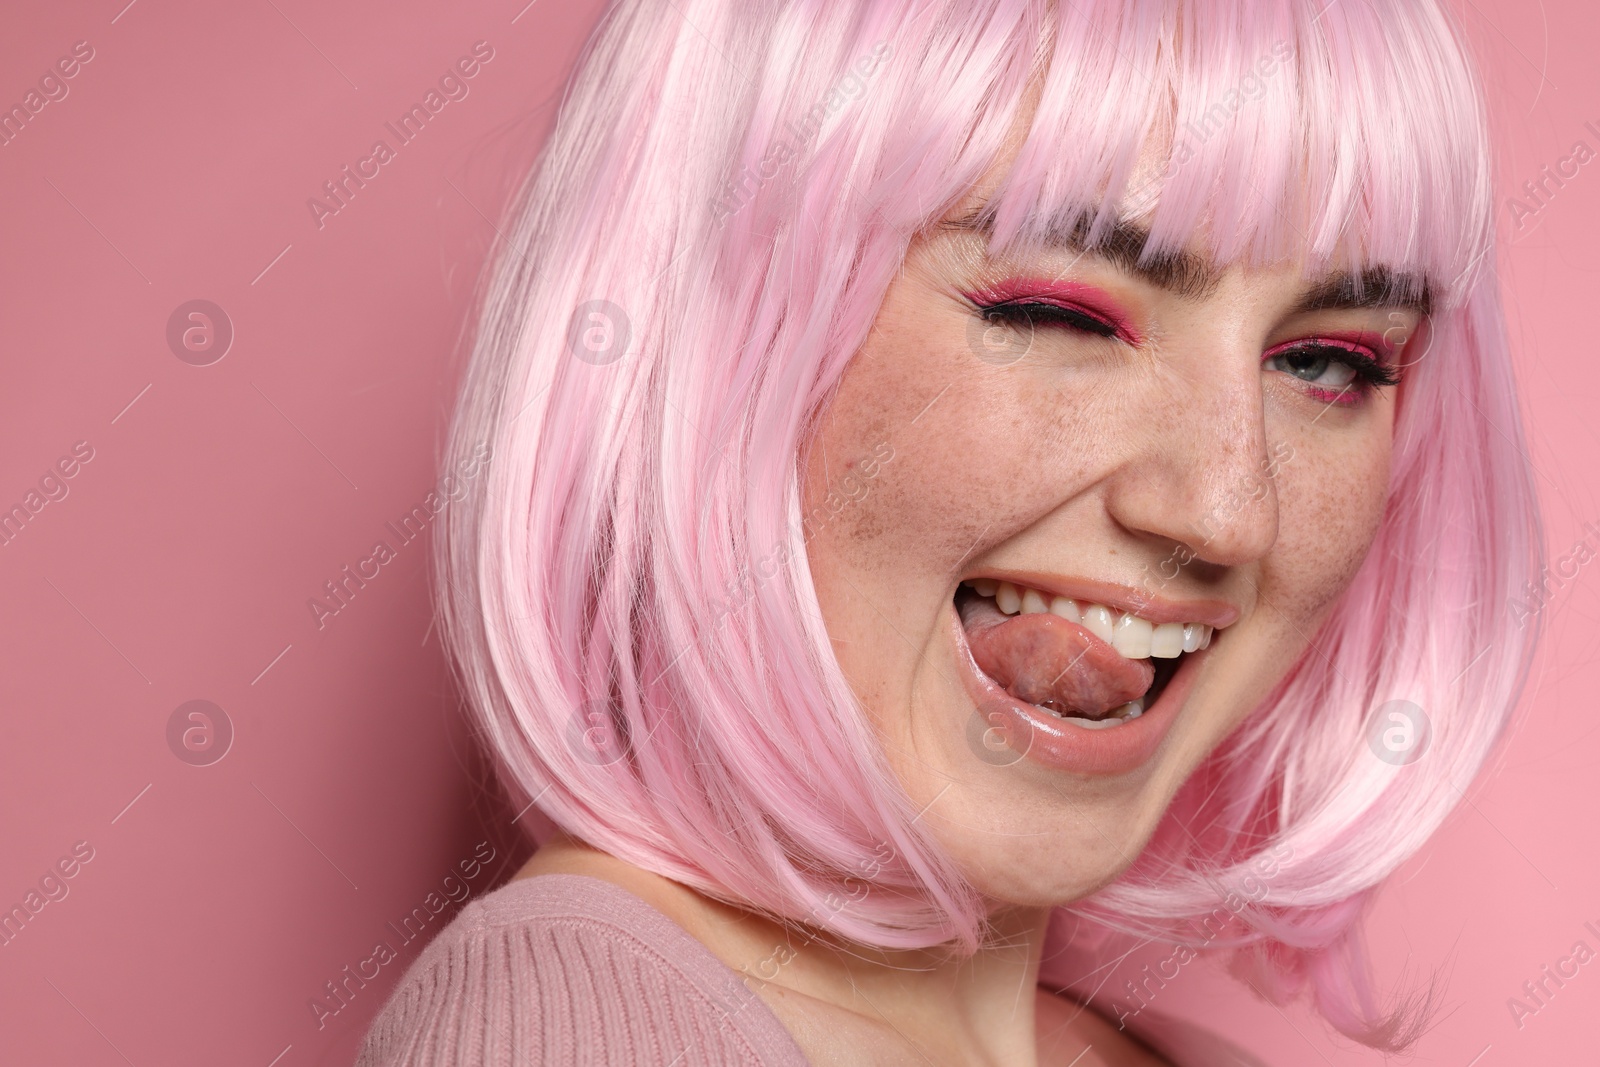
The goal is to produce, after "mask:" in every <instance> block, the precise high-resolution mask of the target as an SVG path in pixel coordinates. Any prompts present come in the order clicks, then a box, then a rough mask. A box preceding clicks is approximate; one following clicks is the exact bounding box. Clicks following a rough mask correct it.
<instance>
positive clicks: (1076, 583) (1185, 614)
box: [961, 570, 1241, 630]
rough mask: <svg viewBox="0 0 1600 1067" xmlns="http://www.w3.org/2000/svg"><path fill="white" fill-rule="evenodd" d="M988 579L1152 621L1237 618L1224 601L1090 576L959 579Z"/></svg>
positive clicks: (1215, 623) (1018, 574)
mask: <svg viewBox="0 0 1600 1067" xmlns="http://www.w3.org/2000/svg"><path fill="white" fill-rule="evenodd" d="M974 578H989V579H992V580H994V581H997V582H1010V583H1011V584H1012V585H1020V586H1023V587H1025V588H1028V589H1037V590H1038V591H1039V592H1041V593H1046V594H1049V595H1050V596H1060V597H1066V598H1068V599H1069V600H1076V601H1078V602H1080V603H1088V604H1104V605H1105V606H1106V607H1108V608H1111V609H1112V610H1113V611H1124V612H1127V613H1128V614H1130V615H1137V616H1138V617H1139V618H1141V619H1148V620H1149V621H1151V622H1156V623H1161V622H1203V623H1205V624H1206V625H1207V626H1210V627H1212V628H1214V629H1218V630H1220V629H1222V628H1223V627H1225V626H1232V625H1233V624H1234V623H1235V622H1237V621H1238V620H1239V615H1240V614H1241V613H1240V611H1239V609H1238V608H1237V607H1235V606H1234V605H1232V604H1229V603H1228V602H1227V601H1225V600H1199V599H1197V600H1174V599H1171V598H1169V597H1164V596H1159V595H1157V594H1155V593H1150V592H1146V591H1145V590H1142V589H1135V588H1134V587H1132V586H1127V585H1121V584H1118V583H1116V582H1102V581H1097V580H1095V579H1093V578H1071V577H1064V576H1062V575H1059V574H1045V573H1043V572H1041V571H1018V570H985V571H982V572H981V573H977V574H969V575H967V576H966V577H964V578H962V579H961V580H962V581H964V582H966V581H971V580H972V579H974Z"/></svg>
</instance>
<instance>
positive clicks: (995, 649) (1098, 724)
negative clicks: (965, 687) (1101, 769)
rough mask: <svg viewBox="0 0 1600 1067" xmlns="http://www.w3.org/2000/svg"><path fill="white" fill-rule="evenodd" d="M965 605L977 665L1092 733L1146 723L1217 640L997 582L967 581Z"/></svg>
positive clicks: (1196, 628) (960, 608)
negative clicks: (1185, 669) (1186, 667)
mask: <svg viewBox="0 0 1600 1067" xmlns="http://www.w3.org/2000/svg"><path fill="white" fill-rule="evenodd" d="M955 607H956V611H957V612H958V614H959V615H960V618H961V626H962V629H963V630H964V631H965V634H966V638H967V645H968V647H969V648H970V649H971V652H972V658H973V661H974V662H975V663H976V664H977V666H978V668H979V669H980V670H981V671H982V672H983V673H984V674H985V675H987V676H988V678H989V679H990V680H991V681H993V682H994V683H995V684H996V685H997V686H999V687H1000V688H1002V689H1004V690H1005V691H1006V693H1007V694H1009V695H1010V696H1011V697H1012V698H1013V699H1015V700H1018V701H1020V702H1022V703H1025V704H1029V705H1032V706H1033V707H1035V708H1037V709H1039V710H1040V711H1042V712H1044V713H1046V714H1048V715H1051V716H1054V717H1055V718H1056V719H1060V720H1063V721H1064V722H1066V723H1070V724H1072V725H1074V726H1077V727H1080V728H1082V729H1086V730H1107V729H1112V728H1115V727H1117V726H1120V725H1123V724H1124V723H1128V722H1132V721H1133V720H1134V719H1137V718H1138V717H1139V716H1140V715H1143V714H1144V712H1145V710H1146V709H1147V708H1150V707H1153V706H1154V705H1155V702H1156V701H1157V700H1158V699H1159V698H1160V696H1161V693H1162V691H1163V690H1164V689H1165V688H1166V686H1167V683H1168V682H1170V681H1171V680H1172V677H1173V675H1175V674H1176V673H1177V672H1178V668H1179V666H1180V664H1181V662H1182V661H1183V659H1184V657H1185V656H1186V655H1187V654H1189V653H1192V652H1197V651H1200V650H1201V649H1204V648H1206V647H1207V646H1208V645H1210V643H1211V638H1212V634H1213V632H1214V631H1213V628H1212V627H1211V626H1210V625H1208V624H1206V623H1203V622H1168V621H1152V620H1150V619H1145V618H1142V617H1140V616H1138V615H1135V614H1133V613H1131V612H1126V611H1117V610H1115V609H1112V608H1110V607H1107V606H1106V605H1104V604H1096V603H1090V602H1086V601H1079V600H1072V599H1069V598H1067V597H1061V596H1052V595H1051V594H1050V593H1047V592H1043V591H1040V590H1037V589H1030V588H1027V587H1025V586H1020V585H1016V584H1014V583H1012V582H1002V581H996V580H993V579H987V578H973V579H969V580H967V581H964V582H962V583H961V584H960V585H959V586H958V587H957V589H956V595H955Z"/></svg>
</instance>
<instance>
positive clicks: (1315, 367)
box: [1266, 345, 1358, 389]
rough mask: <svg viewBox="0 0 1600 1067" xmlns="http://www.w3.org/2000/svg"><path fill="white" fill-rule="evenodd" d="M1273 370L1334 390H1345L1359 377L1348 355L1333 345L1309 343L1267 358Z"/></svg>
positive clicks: (1268, 364)
mask: <svg viewBox="0 0 1600 1067" xmlns="http://www.w3.org/2000/svg"><path fill="white" fill-rule="evenodd" d="M1266 362H1267V366H1269V367H1271V368H1272V369H1273V370H1279V371H1283V372H1284V373H1285V374H1292V375H1294V376H1295V377H1296V378H1299V379H1301V380H1302V381H1306V382H1311V383H1312V384H1313V385H1321V386H1326V387H1328V388H1331V389H1344V388H1346V387H1348V386H1349V385H1350V383H1351V382H1354V381H1355V380H1356V377H1357V374H1358V372H1357V370H1356V368H1355V367H1354V366H1353V365H1352V364H1351V363H1350V362H1349V354H1348V353H1346V352H1345V351H1344V350H1343V349H1341V348H1334V347H1333V346H1331V345H1306V346H1304V347H1301V348H1294V349H1290V350H1289V351H1287V352H1280V353H1278V354H1277V355H1275V356H1273V357H1271V358H1270V359H1268V360H1267V361H1266Z"/></svg>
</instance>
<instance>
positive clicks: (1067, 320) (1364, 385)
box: [978, 300, 1400, 405]
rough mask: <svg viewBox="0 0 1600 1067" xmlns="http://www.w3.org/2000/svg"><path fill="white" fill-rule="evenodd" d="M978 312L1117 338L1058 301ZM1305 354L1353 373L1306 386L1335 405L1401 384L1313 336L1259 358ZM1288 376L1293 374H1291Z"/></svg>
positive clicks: (1377, 366)
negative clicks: (1342, 380)
mask: <svg viewBox="0 0 1600 1067" xmlns="http://www.w3.org/2000/svg"><path fill="white" fill-rule="evenodd" d="M978 314H979V316H980V317H982V318H983V319H984V320H985V321H986V322H996V323H1004V324H1006V325H1011V326H1024V325H1025V326H1027V327H1029V328H1032V327H1035V326H1067V327H1070V328H1072V329H1075V330H1078V331H1080V332H1082V333H1087V334H1090V335H1091V336H1095V337H1116V336H1118V335H1119V334H1120V332H1121V331H1120V330H1119V329H1118V328H1117V326H1116V325H1115V324H1113V323H1110V322H1106V321H1105V320H1104V319H1101V318H1099V317H1097V316H1095V315H1093V314H1091V313H1089V312H1087V311H1084V310H1082V309H1081V308H1074V307H1068V306H1064V305H1060V304H1045V303H1038V302H1031V301H1019V300H1011V301H1003V302H1001V303H997V304H980V305H978ZM1305 355H1311V356H1316V357H1325V358H1328V359H1331V360H1333V361H1335V362H1337V363H1340V364H1343V365H1344V366H1346V367H1349V368H1350V369H1351V370H1352V371H1354V372H1355V375H1356V377H1355V381H1354V382H1353V383H1352V384H1351V385H1346V386H1345V387H1344V388H1342V389H1338V390H1334V389H1326V388H1319V387H1317V386H1315V385H1309V386H1307V387H1306V391H1307V393H1309V394H1310V395H1311V396H1312V397H1313V398H1315V399H1318V400H1322V401H1326V402H1328V403H1336V404H1347V405H1348V404H1355V403H1359V402H1360V401H1361V400H1362V399H1364V398H1365V397H1366V396H1367V394H1369V393H1371V392H1372V391H1373V390H1374V389H1378V388H1381V387H1384V386H1393V385H1399V384H1400V372H1399V371H1398V370H1397V369H1396V368H1394V367H1391V366H1389V365H1388V364H1386V363H1384V362H1383V361H1382V360H1380V359H1378V358H1377V357H1376V356H1373V355H1370V354H1368V353H1367V352H1366V351H1365V350H1364V349H1362V348H1361V347H1360V346H1357V345H1354V344H1350V343H1348V342H1338V341H1326V340H1316V339H1310V340H1304V341H1295V342H1291V343H1290V344H1286V345H1280V346H1279V347H1277V348H1274V349H1271V350H1270V351H1268V352H1267V353H1266V354H1265V355H1264V356H1263V357H1262V361H1263V362H1266V361H1268V360H1273V359H1280V358H1283V357H1285V356H1305ZM1283 373H1288V372H1287V371H1285V372H1283ZM1290 377H1295V376H1294V375H1290ZM1302 380H1304V379H1302ZM1352 386H1353V388H1352Z"/></svg>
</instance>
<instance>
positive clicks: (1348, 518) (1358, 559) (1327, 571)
mask: <svg viewBox="0 0 1600 1067" xmlns="http://www.w3.org/2000/svg"><path fill="white" fill-rule="evenodd" d="M1373 421H1374V423H1375V425H1373V426H1371V427H1370V428H1368V431H1369V432H1363V433H1361V434H1357V435H1351V437H1350V438H1349V439H1347V440H1332V441H1330V440H1308V441H1306V442H1305V443H1304V444H1297V445H1296V454H1295V459H1294V461H1293V462H1292V463H1290V464H1288V465H1286V467H1285V468H1284V470H1283V471H1282V473H1281V474H1280V475H1279V484H1278V509H1279V512H1278V514H1279V526H1278V540H1277V543H1276V544H1274V546H1273V548H1272V551H1271V552H1270V553H1269V555H1268V557H1267V558H1266V559H1265V560H1264V561H1263V575H1262V584H1263V590H1264V591H1265V590H1266V589H1267V588H1269V587H1270V589H1271V592H1270V593H1269V594H1267V595H1268V596H1269V597H1270V598H1271V602H1272V604H1273V605H1274V606H1275V607H1276V608H1277V609H1278V610H1280V611H1282V612H1284V613H1285V614H1286V615H1288V616H1289V617H1290V618H1292V619H1294V620H1296V624H1297V625H1298V626H1299V627H1301V628H1302V629H1303V632H1304V633H1306V634H1309V633H1310V629H1309V628H1310V627H1314V626H1315V625H1317V624H1318V623H1320V621H1321V619H1322V617H1323V616H1324V615H1325V613H1326V611H1327V610H1328V608H1329V607H1330V606H1331V604H1332V603H1333V601H1334V599H1335V598H1337V597H1338V596H1339V594H1340V593H1342V592H1343V591H1344V590H1345V589H1346V588H1347V587H1348V586H1349V585H1350V582H1351V581H1352V580H1353V579H1354V578H1355V575H1356V572H1357V571H1358V570H1360V568H1361V565H1362V563H1363V562H1365V560H1366V558H1367V554H1368V550H1369V549H1370V548H1371V546H1372V541H1373V538H1374V537H1375V536H1376V535H1377V532H1378V528H1379V526H1380V525H1381V523H1382V521H1383V513H1384V507H1385V504H1386V502H1387V500H1388V491H1389V459H1390V433H1391V430H1390V426H1389V424H1388V420H1387V419H1383V418H1380V419H1374V420H1373Z"/></svg>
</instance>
